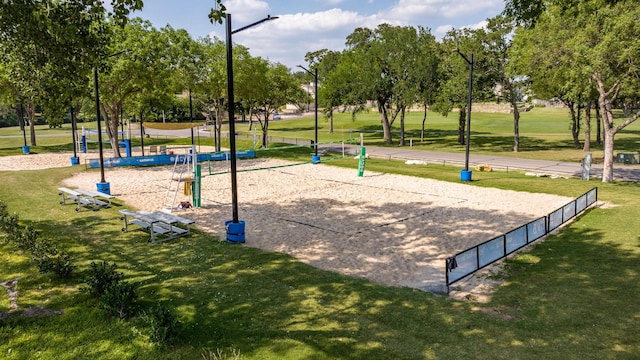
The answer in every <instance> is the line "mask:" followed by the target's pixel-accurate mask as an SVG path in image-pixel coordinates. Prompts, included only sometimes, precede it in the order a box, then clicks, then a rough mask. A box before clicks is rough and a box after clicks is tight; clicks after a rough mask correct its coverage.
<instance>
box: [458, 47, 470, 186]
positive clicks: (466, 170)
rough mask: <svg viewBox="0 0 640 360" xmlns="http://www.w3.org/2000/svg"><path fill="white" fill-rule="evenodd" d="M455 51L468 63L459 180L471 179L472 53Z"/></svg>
mask: <svg viewBox="0 0 640 360" xmlns="http://www.w3.org/2000/svg"><path fill="white" fill-rule="evenodd" d="M456 52H457V53H458V54H460V56H462V58H463V59H464V61H466V62H467V64H469V80H468V84H467V86H468V97H467V131H466V136H465V145H466V148H465V157H464V170H461V171H460V180H462V181H471V176H472V172H471V170H469V143H470V142H471V93H472V87H473V53H471V55H470V56H469V57H468V58H467V57H466V56H464V54H463V53H461V52H460V50H459V49H456Z"/></svg>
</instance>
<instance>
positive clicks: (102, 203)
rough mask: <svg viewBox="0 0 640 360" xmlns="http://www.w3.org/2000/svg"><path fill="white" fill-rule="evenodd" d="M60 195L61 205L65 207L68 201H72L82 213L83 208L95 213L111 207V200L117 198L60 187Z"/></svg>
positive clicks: (89, 191) (95, 192)
mask: <svg viewBox="0 0 640 360" xmlns="http://www.w3.org/2000/svg"><path fill="white" fill-rule="evenodd" d="M58 195H60V204H62V205H64V204H66V203H67V200H70V201H72V202H73V203H74V204H76V211H80V209H81V208H82V207H87V208H90V209H91V210H94V211H97V210H100V209H101V208H107V207H111V199H113V198H114V197H115V196H113V195H109V194H105V193H101V192H97V191H91V190H82V189H69V188H66V187H59V188H58Z"/></svg>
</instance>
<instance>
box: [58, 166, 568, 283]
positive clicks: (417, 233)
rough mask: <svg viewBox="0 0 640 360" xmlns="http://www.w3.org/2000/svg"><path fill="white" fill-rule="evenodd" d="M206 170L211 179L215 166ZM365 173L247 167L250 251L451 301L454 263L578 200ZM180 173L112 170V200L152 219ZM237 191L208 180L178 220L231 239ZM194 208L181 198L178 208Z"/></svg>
mask: <svg viewBox="0 0 640 360" xmlns="http://www.w3.org/2000/svg"><path fill="white" fill-rule="evenodd" d="M202 165H203V174H208V172H209V170H208V166H207V164H206V163H205V164H202ZM212 166H213V169H212V172H222V171H226V170H227V164H226V163H225V162H218V163H212ZM406 166H425V165H406ZM427 166H428V165H427ZM356 167H357V161H356V160H354V168H353V169H344V168H336V167H332V166H329V165H326V164H316V165H314V164H302V165H293V164H292V163H288V162H285V161H281V160H271V159H250V160H238V173H237V179H238V204H239V218H240V219H241V220H244V221H245V222H246V243H245V245H243V246H251V247H256V248H260V249H263V250H266V251H276V252H282V253H286V254H290V255H291V256H294V257H296V258H298V259H300V260H301V261H303V262H305V263H308V264H310V265H312V266H315V267H318V268H321V269H325V270H330V271H336V272H340V273H343V274H346V275H350V276H355V277H362V278H367V279H370V280H371V281H374V282H376V283H380V284H385V285H392V286H408V287H413V288H418V289H422V290H427V291H436V292H441V291H444V290H445V270H444V268H445V258H446V257H448V256H451V255H453V254H455V253H457V252H459V251H462V250H464V249H467V248H469V247H471V246H474V245H477V244H479V243H482V242H484V241H486V240H489V239H491V238H493V237H494V236H497V235H500V234H502V233H505V232H507V231H509V230H512V229H514V228H516V227H518V226H520V225H523V224H525V223H527V222H529V221H531V220H534V219H536V218H538V217H541V216H544V215H546V214H547V213H549V212H551V211H554V210H556V209H557V208H559V207H561V206H563V205H564V204H566V203H567V202H569V201H570V200H571V199H570V198H566V197H560V196H554V195H546V194H533V193H527V192H516V191H505V190H498V189H490V188H480V187H476V186H472V185H468V184H462V183H448V182H443V181H436V180H430V179H419V178H414V177H408V176H401V175H392V174H382V173H376V172H371V171H365V173H364V176H363V177H358V176H357V170H356ZM251 169H258V170H251ZM96 174H97V173H96V172H95V171H91V172H78V173H77V174H75V175H74V176H73V177H72V178H70V179H67V180H65V182H64V185H65V186H70V187H79V188H93V187H95V183H96V182H97V176H98V175H96ZM171 174H172V166H162V167H151V168H145V167H140V168H112V169H107V170H106V178H107V181H109V182H110V183H111V193H112V194H113V195H115V196H117V197H118V198H119V199H120V200H122V201H123V202H125V203H126V206H127V207H130V208H134V209H139V210H147V211H154V210H159V209H161V208H162V205H163V201H164V197H165V193H166V189H167V188H168V186H169V183H170V179H171ZM230 183H231V180H230V175H229V174H228V173H223V174H218V175H208V176H205V177H204V178H203V179H202V207H201V208H198V209H187V210H177V211H174V213H176V214H178V215H180V216H183V217H187V218H190V219H193V220H195V221H196V227H197V228H199V229H202V230H204V231H207V232H209V233H211V234H214V235H217V236H219V237H220V238H221V239H224V238H225V228H224V222H225V221H226V220H230V219H231V218H232V207H231V185H230ZM185 200H189V198H188V197H185V196H184V195H183V194H182V193H178V196H177V198H176V202H180V201H185ZM177 241H180V240H177ZM145 245H146V244H145Z"/></svg>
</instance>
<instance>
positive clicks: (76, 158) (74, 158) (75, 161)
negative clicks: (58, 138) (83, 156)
mask: <svg viewBox="0 0 640 360" xmlns="http://www.w3.org/2000/svg"><path fill="white" fill-rule="evenodd" d="M79 164H80V157H79V156H72V157H71V165H79Z"/></svg>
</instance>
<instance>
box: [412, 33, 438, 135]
mask: <svg viewBox="0 0 640 360" xmlns="http://www.w3.org/2000/svg"><path fill="white" fill-rule="evenodd" d="M418 47H419V50H418V52H419V53H420V57H419V59H418V61H417V68H416V72H417V73H418V74H420V75H419V76H418V93H417V95H418V98H417V102H418V103H420V104H422V106H423V117H422V128H421V131H420V140H421V141H424V136H425V124H426V122H427V110H428V108H429V107H431V106H433V104H434V103H435V102H436V99H437V96H438V93H439V91H440V79H439V76H440V74H439V73H438V66H439V62H440V53H441V51H442V50H441V49H440V45H439V43H438V42H436V40H435V37H434V36H433V35H431V33H430V32H429V31H427V30H426V29H423V28H420V29H419V31H418Z"/></svg>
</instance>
